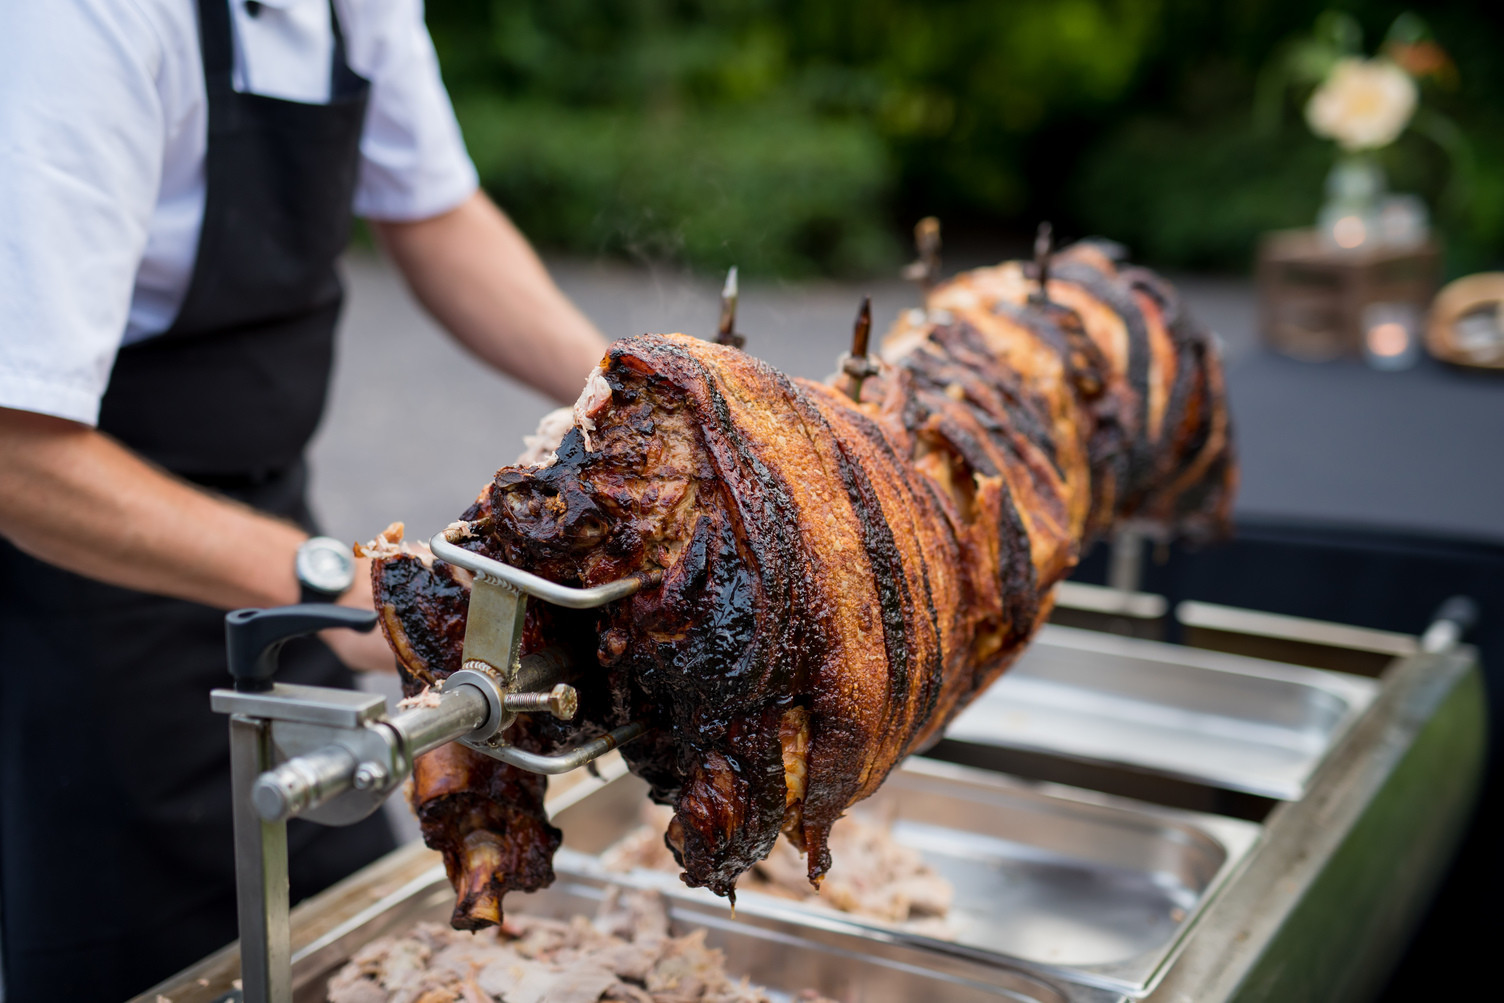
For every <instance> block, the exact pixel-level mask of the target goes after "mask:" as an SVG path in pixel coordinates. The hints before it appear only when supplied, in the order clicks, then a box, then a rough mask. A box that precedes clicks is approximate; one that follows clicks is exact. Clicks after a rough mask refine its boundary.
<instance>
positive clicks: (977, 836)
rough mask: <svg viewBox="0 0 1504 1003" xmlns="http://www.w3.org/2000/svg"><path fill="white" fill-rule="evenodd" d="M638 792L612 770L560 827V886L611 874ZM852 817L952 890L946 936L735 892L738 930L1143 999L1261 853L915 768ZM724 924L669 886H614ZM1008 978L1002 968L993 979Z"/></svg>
mask: <svg viewBox="0 0 1504 1003" xmlns="http://www.w3.org/2000/svg"><path fill="white" fill-rule="evenodd" d="M644 791H645V785H644V784H643V782H642V781H640V780H638V779H637V778H636V777H633V776H631V775H629V774H624V773H622V772H620V771H613V772H612V773H611V774H610V775H608V776H607V777H606V779H605V780H603V781H602V782H600V783H597V784H594V785H589V786H582V788H580V789H579V792H578V794H577V795H576V797H575V798H574V799H573V800H572V803H569V804H567V805H566V806H564V807H562V808H561V809H560V810H559V811H557V812H556V814H555V822H556V824H558V825H559V826H560V827H561V828H562V829H563V830H564V833H565V847H564V849H563V850H561V851H560V853H559V855H558V856H557V857H556V859H555V865H556V867H557V868H558V869H559V870H560V872H561V873H568V874H572V875H578V876H581V877H590V878H594V879H597V880H604V879H606V878H608V877H612V876H613V875H610V874H609V873H608V872H607V871H606V870H605V868H604V867H603V866H602V865H601V863H600V860H599V857H598V855H599V854H600V853H601V852H602V851H604V850H606V849H607V848H608V847H610V846H611V845H612V844H613V843H615V842H616V841H618V840H619V839H621V838H622V837H623V836H625V835H626V834H627V833H628V832H630V831H631V830H632V829H634V828H635V827H636V826H637V825H638V823H639V820H640V817H641V815H640V809H641V805H642V803H643V796H644ZM852 813H853V814H859V815H864V816H867V817H870V818H876V819H879V820H881V821H884V822H887V823H889V824H890V825H891V826H892V832H893V835H894V837H895V838H896V839H897V840H898V841H899V842H901V843H904V844H906V845H909V846H912V847H914V848H915V849H917V850H918V851H919V852H920V853H921V854H922V855H923V856H924V858H925V859H926V861H928V862H929V864H930V865H931V866H933V867H934V868H935V869H936V870H938V871H939V872H940V873H941V874H942V875H944V876H945V877H946V878H948V879H949V880H950V881H951V882H952V883H953V884H954V886H955V903H954V906H953V908H952V911H951V914H950V916H949V917H948V919H949V925H950V928H951V935H950V936H949V937H945V938H941V937H936V936H926V935H922V934H919V933H915V932H912V931H910V930H906V929H905V928H904V927H903V926H901V925H896V924H888V923H884V922H881V921H877V920H867V919H862V918H857V917H854V916H851V915H849V914H846V913H841V912H837V911H835V910H834V909H831V908H829V907H827V906H825V905H823V904H821V903H819V902H813V903H799V902H790V901H788V900H785V899H779V898H775V897H772V896H768V895H761V894H758V893H755V892H751V891H746V892H739V893H738V895H737V917H738V920H739V921H745V920H751V919H755V920H756V921H758V922H762V921H777V922H781V923H785V924H789V925H791V926H795V927H800V928H803V929H805V930H807V931H811V932H813V931H816V930H819V931H827V932H836V933H839V934H841V935H842V936H843V937H844V938H845V939H846V940H847V941H848V942H849V943H850V945H851V946H850V949H851V950H854V951H871V950H873V949H874V948H873V946H872V945H873V944H875V943H881V944H884V945H898V946H901V947H903V948H905V949H907V950H909V951H911V952H913V956H914V957H915V958H916V959H917V963H919V964H922V965H926V966H929V967H933V968H936V969H937V970H940V971H950V970H951V969H950V968H949V966H950V965H951V964H953V963H955V962H957V961H963V960H964V961H968V962H969V961H983V962H986V963H988V964H989V965H992V966H1013V967H1019V968H1022V969H1024V970H1028V971H1032V972H1034V973H1035V974H1037V975H1039V976H1041V977H1043V978H1045V979H1049V980H1058V979H1062V978H1063V979H1065V980H1068V981H1070V982H1072V983H1074V984H1076V985H1082V986H1096V987H1100V988H1103V989H1108V990H1111V991H1112V992H1114V993H1124V994H1128V995H1132V996H1138V995H1142V994H1144V993H1146V992H1148V991H1149V990H1150V989H1152V988H1153V985H1154V983H1155V981H1156V979H1157V978H1158V977H1159V975H1160V974H1161V973H1162V972H1163V970H1164V968H1165V966H1166V965H1167V964H1168V963H1169V961H1170V960H1171V959H1172V958H1173V956H1174V954H1175V951H1176V949H1177V947H1178V945H1179V944H1180V942H1181V940H1182V938H1183V937H1184V935H1185V933H1186V931H1187V930H1188V929H1190V927H1191V925H1192V924H1193V923H1194V922H1195V920H1196V918H1197V916H1198V914H1199V912H1200V911H1201V909H1202V908H1204V907H1205V905H1206V904H1207V903H1208V902H1209V901H1211V899H1212V898H1213V897H1214V896H1215V894H1216V892H1217V891H1218V889H1219V888H1220V887H1221V886H1222V885H1223V883H1224V882H1225V881H1226V880H1227V879H1228V877H1229V876H1230V875H1231V874H1232V873H1233V872H1234V871H1235V870H1236V869H1237V868H1238V866H1239V865H1240V864H1241V862H1242V861H1243V860H1244V859H1245V858H1246V856H1247V855H1248V853H1249V852H1250V851H1251V850H1252V849H1253V847H1254V846H1255V845H1256V843H1257V841H1258V838H1259V833H1260V829H1259V827H1258V826H1256V825H1253V824H1250V823H1247V822H1243V821H1239V820H1236V819H1228V818H1221V817H1218V816H1213V815H1201V814H1195V813H1190V812H1180V811H1173V810H1170V809H1162V808H1158V807H1154V806H1150V805H1146V804H1141V803H1138V802H1132V801H1128V800H1126V799H1121V798H1112V797H1108V796H1106V795H1100V794H1095V793H1090V792H1086V791H1080V790H1075V789H1071V788H1065V787H1061V786H1058V785H1050V784H1031V783H1025V782H1022V781H1018V780H1014V779H1011V778H1007V777H1003V776H1000V775H998V774H994V773H990V772H987V771H982V770H976V769H971V768H967V767H963V766H955V765H952V764H948V763H939V762H934V761H931V760H924V759H911V760H909V761H908V762H907V763H905V764H904V765H903V766H902V767H901V768H900V769H899V770H896V771H895V772H894V773H893V775H892V776H890V777H889V778H888V780H887V782H886V783H885V784H884V785H883V787H882V788H881V789H880V790H879V791H878V793H877V794H876V795H874V796H873V797H872V798H870V799H869V800H867V801H864V802H862V803H861V804H859V805H857V806H855V807H854V808H853V809H852ZM614 877H616V878H617V879H618V880H621V879H623V877H624V879H625V880H626V881H628V882H630V883H632V884H637V885H646V886H651V887H655V888H658V889H660V890H662V891H663V892H665V893H666V894H668V895H669V896H671V897H672V898H673V899H674V900H676V901H684V902H691V901H692V902H694V903H696V904H697V905H698V906H699V907H700V908H702V909H707V910H708V909H720V910H722V911H727V912H729V910H727V907H726V905H725V903H724V901H723V900H721V899H718V898H716V897H715V896H713V895H711V894H710V893H708V892H704V891H701V890H696V889H688V888H685V887H684V886H683V885H682V884H681V883H680V882H679V879H678V877H677V875H674V874H667V873H662V872H652V871H645V870H636V871H633V872H631V873H630V874H628V875H625V876H621V875H614ZM992 970H994V971H998V972H1003V971H1006V970H1007V969H1006V968H1003V967H994V968H993V969H992Z"/></svg>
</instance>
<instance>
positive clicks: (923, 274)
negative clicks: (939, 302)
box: [903, 216, 940, 296]
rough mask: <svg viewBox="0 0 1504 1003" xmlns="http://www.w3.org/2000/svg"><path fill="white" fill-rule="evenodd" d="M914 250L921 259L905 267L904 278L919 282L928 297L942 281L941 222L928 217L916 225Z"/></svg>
mask: <svg viewBox="0 0 1504 1003" xmlns="http://www.w3.org/2000/svg"><path fill="white" fill-rule="evenodd" d="M914 248H915V250H917V251H918V253H919V257H918V258H917V259H916V260H914V261H911V262H910V263H909V264H907V265H905V266H904V269H903V277H904V278H906V279H908V280H910V281H911V282H918V283H919V288H920V290H921V291H922V292H923V293H924V294H925V295H926V296H928V295H929V292H930V290H931V289H933V288H934V287H935V283H936V282H939V281H940V221H939V220H938V219H936V218H935V217H934V216H926V217H924V218H923V219H921V220H920V221H919V222H917V223H915V224H914Z"/></svg>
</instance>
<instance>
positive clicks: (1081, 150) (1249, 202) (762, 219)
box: [428, 0, 1504, 275]
mask: <svg viewBox="0 0 1504 1003" xmlns="http://www.w3.org/2000/svg"><path fill="white" fill-rule="evenodd" d="M1336 6H1339V7H1342V8H1343V9H1345V10H1348V11H1350V12H1351V13H1352V14H1353V23H1354V24H1356V25H1358V26H1359V27H1360V28H1361V30H1362V31H1363V32H1364V33H1368V35H1369V37H1370V38H1371V39H1372V40H1374V41H1375V42H1376V41H1377V39H1378V38H1379V37H1380V36H1381V35H1382V33H1383V31H1384V29H1385V28H1386V27H1387V26H1388V25H1389V24H1390V23H1391V22H1392V21H1393V20H1394V18H1395V16H1396V15H1397V14H1398V13H1399V12H1400V11H1401V10H1403V7H1402V6H1399V5H1391V4H1384V3H1377V2H1372V0H1364V2H1351V3H1342V4H1337V5H1336ZM1320 9H1321V8H1320V6H1313V5H1311V4H1301V3H1294V2H1289V0H1223V2H1220V3H1218V4H1204V3H1199V2H1192V0H1008V2H1002V0H928V2H926V0H867V2H865V3H858V2H853V0H821V2H817V3H796V2H794V0H719V2H710V0H444V2H433V3H430V4H429V8H428V22H429V27H430V30H431V31H432V33H433V36H434V41H435V45H436V47H437V48H438V50H439V53H440V59H441V62H442V65H443V69H444V74H445V79H446V81H447V83H448V85H449V88H450V91H451V93H452V94H453V96H454V99H455V105H456V109H457V111H458V113H459V116H460V119H461V123H462V125H463V126H464V128H465V135H466V138H467V141H468V142H469V144H470V147H471V152H472V154H473V156H474V158H475V160H476V164H477V166H478V167H479V169H480V171H481V175H482V178H483V180H484V181H485V183H486V185H487V187H488V188H490V189H491V190H492V191H493V192H494V193H495V194H496V195H497V196H498V199H499V200H500V201H501V203H502V204H503V206H504V207H505V208H506V209H507V210H508V211H509V212H510V213H511V214H512V215H513V216H514V217H515V218H516V219H517V220H518V222H519V224H520V225H521V226H522V227H523V229H524V230H525V231H526V232H528V233H529V234H530V235H531V236H532V237H533V238H534V239H535V240H537V241H538V242H539V243H541V244H543V245H545V246H551V247H557V248H564V249H569V250H574V251H580V252H587V253H599V252H609V253H616V254H625V255H631V256H637V257H642V258H649V259H653V260H662V259H671V260H680V261H686V262H689V263H691V264H694V265H697V266H704V267H711V268H720V267H724V266H725V265H727V264H732V263H735V264H739V265H741V266H742V267H743V269H744V270H747V271H761V272H775V273H780V274H786V275H800V274H811V273H825V274H853V273H870V272H872V271H874V270H879V269H885V268H888V267H891V266H892V265H894V264H895V263H897V262H898V261H899V260H900V259H901V258H902V257H903V256H904V254H905V253H906V247H905V246H904V245H905V243H906V239H905V237H904V233H905V231H906V225H907V223H909V222H911V221H912V220H913V219H915V218H916V217H918V216H920V215H924V214H927V213H936V214H939V215H940V216H941V217H942V219H943V220H944V221H945V223H946V226H947V232H948V233H952V234H957V233H959V234H963V235H964V234H966V233H969V232H983V233H988V234H995V233H996V231H997V230H998V229H999V228H1002V229H1006V230H1013V231H1024V230H1032V227H1033V225H1034V223H1035V222H1036V221H1037V220H1038V219H1041V218H1052V219H1054V220H1055V222H1056V226H1057V231H1063V232H1066V233H1070V232H1075V233H1086V232H1093V233H1104V234H1107V235H1110V236H1113V237H1115V238H1117V239H1120V240H1123V241H1125V242H1127V243H1128V244H1130V246H1132V247H1133V248H1134V249H1135V251H1136V252H1138V254H1139V255H1140V257H1143V258H1145V259H1146V260H1151V261H1154V262H1156V263H1159V264H1166V265H1176V266H1197V267H1243V266H1246V264H1247V262H1248V259H1249V256H1250V254H1251V249H1252V246H1253V243H1254V241H1255V240H1256V237H1257V234H1258V233H1260V232H1262V231H1263V230H1266V229H1269V228H1272V227H1278V226H1289V225H1300V224H1304V223H1307V222H1309V221H1310V220H1311V219H1313V218H1314V214H1315V210H1316V205H1317V202H1318V201H1319V199H1320V196H1321V185H1322V180H1323V178H1324V176H1325V173H1326V171H1327V169H1328V168H1329V166H1330V164H1331V162H1332V151H1331V149H1330V148H1329V146H1328V144H1324V143H1322V142H1321V141H1318V140H1316V139H1315V138H1314V137H1312V136H1311V135H1310V133H1309V131H1308V130H1307V129H1306V128H1305V125H1304V122H1303V120H1302V118H1301V116H1300V114H1299V102H1300V100H1302V98H1301V95H1300V94H1298V93H1296V92H1294V91H1291V92H1288V93H1276V94H1275V96H1274V99H1273V101H1272V104H1271V101H1270V99H1269V97H1268V92H1269V88H1268V87H1267V85H1266V86H1265V87H1264V88H1263V91H1262V93H1263V97H1262V99H1261V100H1260V101H1258V102H1256V96H1258V95H1259V94H1260V93H1261V91H1260V74H1261V71H1262V70H1264V68H1265V67H1266V66H1268V65H1269V63H1270V61H1271V59H1273V58H1274V57H1275V56H1276V55H1277V54H1278V53H1280V52H1281V51H1283V49H1282V47H1283V46H1287V45H1288V44H1289V41H1288V40H1289V39H1291V38H1292V37H1293V36H1295V35H1297V34H1298V33H1301V32H1309V30H1310V28H1311V25H1312V23H1313V21H1314V20H1315V18H1316V16H1317V14H1318V13H1319V11H1320ZM1425 13H1426V17H1427V18H1428V20H1429V21H1430V23H1431V25H1432V27H1433V28H1434V29H1435V34H1436V35H1437V37H1438V38H1439V39H1440V41H1441V43H1442V44H1443V45H1444V46H1445V47H1446V48H1447V49H1448V51H1449V52H1451V53H1452V55H1453V56H1454V58H1455V59H1456V62H1457V64H1458V68H1459V79H1460V80H1461V84H1460V86H1459V87H1458V88H1457V89H1456V91H1455V92H1454V93H1450V94H1443V95H1440V96H1439V97H1438V100H1439V101H1440V102H1441V103H1442V104H1443V105H1444V106H1445V107H1444V109H1443V110H1445V111H1446V113H1447V115H1448V116H1450V119H1451V120H1452V121H1455V122H1457V123H1460V127H1461V129H1460V135H1461V136H1463V137H1465V138H1466V139H1467V140H1469V141H1468V142H1466V143H1462V144H1461V146H1462V147H1465V150H1464V152H1463V153H1462V154H1461V160H1460V161H1459V160H1457V154H1456V150H1454V151H1453V154H1452V155H1450V156H1449V155H1444V153H1443V152H1442V148H1441V147H1440V146H1438V145H1437V143H1436V142H1434V141H1433V140H1432V139H1427V138H1426V137H1425V136H1423V135H1421V134H1420V130H1419V129H1417V130H1413V132H1414V133H1415V134H1414V135H1408V136H1407V137H1406V138H1405V139H1403V140H1402V141H1401V142H1400V143H1397V144H1396V145H1395V147H1393V148H1392V149H1391V150H1389V151H1386V153H1385V157H1386V164H1387V166H1388V168H1389V171H1390V175H1391V179H1392V181H1393V183H1394V186H1395V187H1396V188H1403V189H1404V190H1415V191H1420V192H1421V193H1422V194H1424V195H1426V196H1427V197H1428V200H1429V202H1430V204H1431V205H1432V207H1433V210H1434V211H1437V212H1438V213H1439V216H1440V218H1441V221H1442V222H1443V224H1444V225H1445V229H1446V234H1447V237H1448V240H1449V244H1450V245H1451V247H1452V249H1453V251H1454V252H1455V257H1456V260H1457V261H1459V262H1466V263H1468V264H1472V263H1474V262H1476V261H1482V260H1486V259H1488V258H1489V257H1491V256H1495V255H1497V253H1498V248H1499V246H1500V243H1501V237H1504V170H1500V169H1499V168H1500V167H1501V166H1504V143H1500V142H1498V141H1496V140H1493V138H1492V137H1494V136H1500V135H1504V130H1501V129H1499V128H1498V126H1499V125H1500V124H1501V123H1500V122H1498V121H1497V119H1498V118H1500V117H1501V116H1504V111H1501V107H1504V102H1501V101H1499V100H1496V99H1497V98H1498V97H1500V96H1504V86H1501V84H1504V80H1501V71H1500V69H1499V64H1500V61H1499V60H1498V59H1497V43H1498V41H1499V39H1498V37H1497V33H1496V32H1494V31H1493V29H1491V28H1484V27H1483V26H1484V25H1485V24H1491V20H1490V19H1488V18H1487V17H1486V8H1485V7H1483V5H1482V4H1481V3H1475V4H1472V5H1469V4H1466V3H1463V4H1446V5H1443V6H1442V7H1441V8H1428V9H1427V10H1426V12H1425ZM1429 100H1430V96H1428V101H1429ZM1256 103H1258V104H1259V106H1260V108H1261V109H1262V117H1256V116H1255V114H1254V108H1255V104H1256ZM1271 108H1272V112H1273V114H1272V115H1271ZM1452 138H1453V139H1454V140H1456V139H1457V138H1458V137H1457V136H1453V137H1452ZM1454 145H1456V144H1454ZM1454 162H1458V163H1462V164H1463V166H1462V167H1461V168H1458V169H1455V170H1454V169H1453V168H1452V164H1453V163H1454Z"/></svg>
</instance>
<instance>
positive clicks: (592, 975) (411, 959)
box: [329, 888, 832, 1003]
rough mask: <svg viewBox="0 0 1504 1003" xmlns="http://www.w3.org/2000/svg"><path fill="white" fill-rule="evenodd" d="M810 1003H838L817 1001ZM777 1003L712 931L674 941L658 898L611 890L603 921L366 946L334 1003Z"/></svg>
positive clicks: (333, 982)
mask: <svg viewBox="0 0 1504 1003" xmlns="http://www.w3.org/2000/svg"><path fill="white" fill-rule="evenodd" d="M796 998H797V999H798V1000H800V1001H803V1003H832V1001H830V1000H827V999H826V998H825V997H823V996H820V995H818V994H816V993H811V992H803V993H801V994H799V995H798V996H797V997H796ZM598 1001H615V1003H773V997H772V996H770V995H769V994H768V992H767V991H766V990H764V989H761V988H759V987H757V986H754V985H752V984H750V983H749V982H748V980H747V979H746V978H741V979H734V978H732V977H731V976H729V975H727V974H726V968H725V960H724V958H723V956H722V954H721V952H720V951H719V950H716V949H715V948H712V947H707V946H706V944H705V931H704V930H702V929H700V930H691V931H690V932H689V933H687V934H684V935H682V936H677V937H676V936H673V935H672V934H671V933H670V929H669V916H668V909H667V907H666V904H665V902H664V900H663V897H662V896H661V895H658V894H657V893H655V892H646V891H627V892H624V891H622V890H621V889H619V888H611V889H608V890H607V893H606V897H605V899H604V901H603V902H602V903H601V907H600V909H599V910H598V911H597V912H596V915H595V918H594V920H587V919H585V918H584V917H583V916H576V917H574V918H573V919H570V920H558V919H547V918H544V917H540V916H529V915H526V914H519V915H512V916H508V917H507V922H506V924H505V925H504V926H502V927H500V928H499V929H495V930H487V931H483V932H480V933H473V934H472V933H458V932H455V931H454V930H449V929H445V928H444V927H441V926H438V925H436V924H434V923H422V924H419V925H418V926H416V927H414V928H413V929H411V930H409V931H408V932H407V933H404V934H400V935H398V936H395V937H382V938H381V939H379V940H374V941H372V942H371V943H370V944H367V945H366V946H365V947H363V948H362V949H361V950H360V951H359V952H357V953H356V954H355V956H354V957H353V958H351V960H350V962H349V964H347V965H346V966H345V967H344V968H343V969H341V970H340V971H339V973H338V974H336V975H335V976H334V977H333V978H332V979H330V981H329V1003H598Z"/></svg>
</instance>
